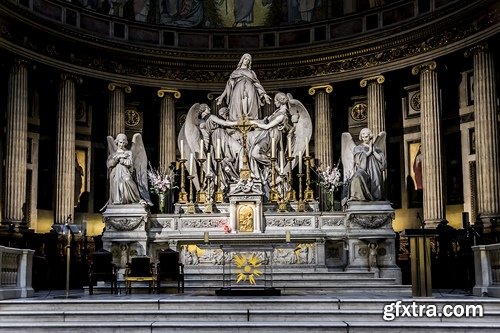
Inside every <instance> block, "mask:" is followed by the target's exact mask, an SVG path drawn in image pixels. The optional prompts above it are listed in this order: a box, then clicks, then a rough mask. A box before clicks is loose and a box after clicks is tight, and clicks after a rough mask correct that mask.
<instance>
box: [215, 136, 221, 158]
mask: <svg viewBox="0 0 500 333" xmlns="http://www.w3.org/2000/svg"><path fill="white" fill-rule="evenodd" d="M220 153H221V150H220V139H217V150H216V154H215V158H217V159H218V158H220Z"/></svg>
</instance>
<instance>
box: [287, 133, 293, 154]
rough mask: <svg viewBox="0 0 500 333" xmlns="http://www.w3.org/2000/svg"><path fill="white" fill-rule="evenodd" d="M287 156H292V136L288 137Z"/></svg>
mask: <svg viewBox="0 0 500 333" xmlns="http://www.w3.org/2000/svg"><path fill="white" fill-rule="evenodd" d="M288 157H292V137H290V136H289V137H288Z"/></svg>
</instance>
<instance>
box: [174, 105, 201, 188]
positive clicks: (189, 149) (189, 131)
mask: <svg viewBox="0 0 500 333" xmlns="http://www.w3.org/2000/svg"><path fill="white" fill-rule="evenodd" d="M199 110H200V104H199V103H195V104H193V106H191V108H190V109H189V111H188V114H187V116H186V121H185V122H184V124H183V125H182V127H181V131H180V133H179V137H178V139H177V145H178V147H179V150H180V149H181V145H182V144H181V141H182V142H183V143H184V156H185V158H187V162H186V164H185V167H186V169H188V166H189V156H190V155H191V154H193V156H194V157H196V155H197V153H198V154H199V152H200V140H201V133H200V129H199V128H198V114H199ZM188 170H189V169H188ZM193 176H194V178H193V185H194V187H195V188H196V190H197V191H199V190H200V181H199V179H198V166H197V164H196V163H193Z"/></svg>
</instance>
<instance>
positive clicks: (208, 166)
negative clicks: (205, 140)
mask: <svg viewBox="0 0 500 333" xmlns="http://www.w3.org/2000/svg"><path fill="white" fill-rule="evenodd" d="M210 170H211V168H210V153H207V176H208V175H209V174H210Z"/></svg>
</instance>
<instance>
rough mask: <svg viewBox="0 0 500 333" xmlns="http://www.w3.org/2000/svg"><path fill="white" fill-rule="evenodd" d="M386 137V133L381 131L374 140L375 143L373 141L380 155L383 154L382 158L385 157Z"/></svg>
mask: <svg viewBox="0 0 500 333" xmlns="http://www.w3.org/2000/svg"><path fill="white" fill-rule="evenodd" d="M386 137H387V133H386V132H384V131H382V132H380V133H379V134H378V135H377V137H376V138H375V141H373V145H374V146H375V147H376V148H378V149H380V150H381V151H382V153H384V156H387V154H386Z"/></svg>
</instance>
